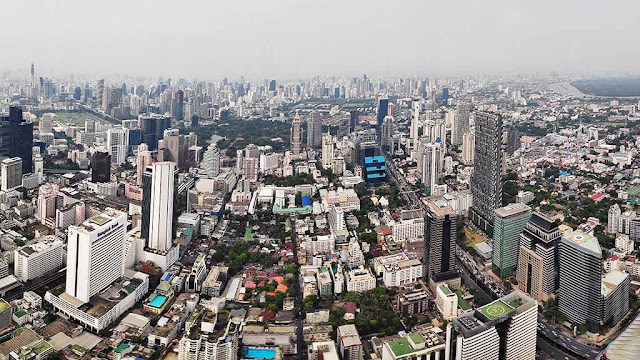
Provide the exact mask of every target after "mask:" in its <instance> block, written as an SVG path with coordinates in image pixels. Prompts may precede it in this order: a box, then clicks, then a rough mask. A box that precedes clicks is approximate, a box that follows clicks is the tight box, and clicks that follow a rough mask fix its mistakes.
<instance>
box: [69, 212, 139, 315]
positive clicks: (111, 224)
mask: <svg viewBox="0 0 640 360" xmlns="http://www.w3.org/2000/svg"><path fill="white" fill-rule="evenodd" d="M126 230H127V214H126V213H124V212H120V211H116V210H113V209H107V211H105V212H104V213H102V214H100V215H96V216H94V217H92V218H90V219H89V220H87V221H85V222H84V223H82V224H81V225H80V226H70V227H69V240H68V252H67V280H66V293H67V294H69V295H70V296H72V297H74V298H76V299H77V300H79V301H80V302H82V303H87V302H89V300H90V298H91V297H92V296H93V295H95V294H97V293H98V292H100V291H102V290H104V289H105V288H107V287H108V286H109V285H110V284H111V283H113V282H114V281H115V280H117V279H119V278H120V277H121V276H122V274H123V272H124V251H125V240H126Z"/></svg>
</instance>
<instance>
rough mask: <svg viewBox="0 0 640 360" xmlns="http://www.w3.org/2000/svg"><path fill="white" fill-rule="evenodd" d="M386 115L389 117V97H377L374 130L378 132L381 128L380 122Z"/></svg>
mask: <svg viewBox="0 0 640 360" xmlns="http://www.w3.org/2000/svg"><path fill="white" fill-rule="evenodd" d="M387 115H389V97H387V96H386V95H378V106H377V113H376V118H377V122H376V124H377V125H376V129H378V130H379V129H380V128H382V121H383V120H384V118H385V116H387Z"/></svg>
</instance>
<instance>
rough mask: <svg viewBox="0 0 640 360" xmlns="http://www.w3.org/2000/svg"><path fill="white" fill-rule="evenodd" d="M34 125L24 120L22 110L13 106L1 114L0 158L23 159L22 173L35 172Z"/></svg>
mask: <svg viewBox="0 0 640 360" xmlns="http://www.w3.org/2000/svg"><path fill="white" fill-rule="evenodd" d="M32 147H33V123H31V122H26V121H24V119H23V118H22V108H20V107H16V106H11V107H9V114H0V156H2V157H19V158H21V159H22V173H23V174H27V173H30V172H32V171H33V155H32Z"/></svg>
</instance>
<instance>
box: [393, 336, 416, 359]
mask: <svg viewBox="0 0 640 360" xmlns="http://www.w3.org/2000/svg"><path fill="white" fill-rule="evenodd" d="M389 347H390V348H391V351H393V353H394V354H395V355H396V357H400V356H403V355H406V354H410V353H412V352H413V348H412V347H411V344H409V340H407V338H406V337H403V338H400V339H397V340H393V341H392V342H390V343H389Z"/></svg>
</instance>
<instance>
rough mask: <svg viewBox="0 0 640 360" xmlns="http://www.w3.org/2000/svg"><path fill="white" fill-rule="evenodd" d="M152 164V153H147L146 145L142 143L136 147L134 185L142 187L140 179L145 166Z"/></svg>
mask: <svg viewBox="0 0 640 360" xmlns="http://www.w3.org/2000/svg"><path fill="white" fill-rule="evenodd" d="M152 162H153V155H152V152H151V151H149V147H148V146H147V144H146V143H142V144H140V145H139V146H138V161H137V165H136V172H137V178H136V183H137V184H138V186H140V185H142V178H143V174H144V171H145V170H146V168H147V166H149V165H150V164H151V163H152Z"/></svg>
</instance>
